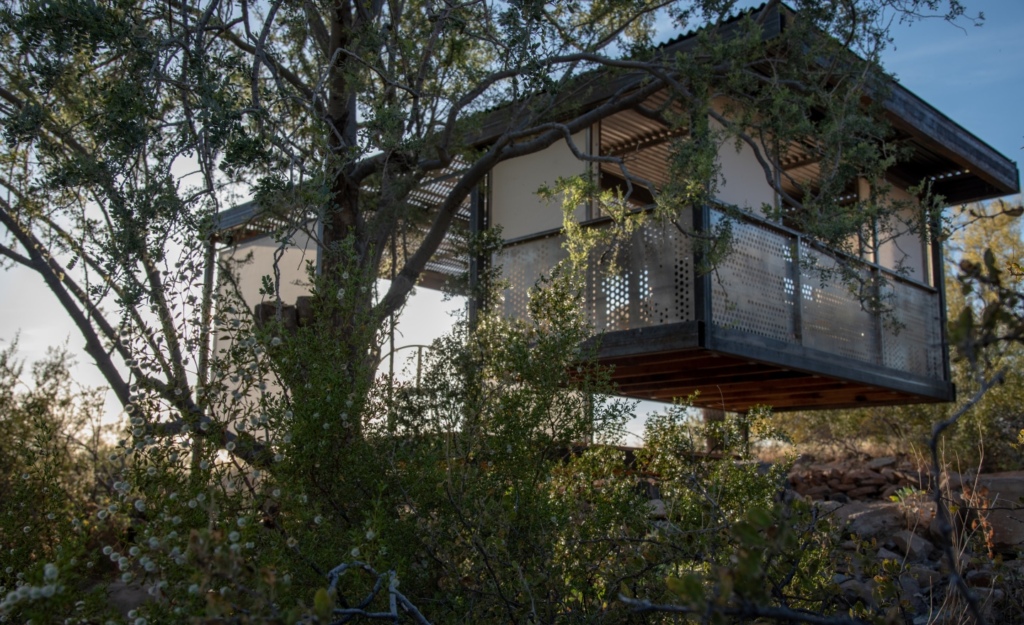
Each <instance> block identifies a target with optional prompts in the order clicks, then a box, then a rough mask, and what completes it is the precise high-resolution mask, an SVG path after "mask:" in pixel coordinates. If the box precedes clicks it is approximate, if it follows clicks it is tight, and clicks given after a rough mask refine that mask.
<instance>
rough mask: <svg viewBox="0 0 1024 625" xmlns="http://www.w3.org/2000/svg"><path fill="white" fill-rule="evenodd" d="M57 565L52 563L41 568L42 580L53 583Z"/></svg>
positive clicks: (55, 577)
mask: <svg viewBox="0 0 1024 625" xmlns="http://www.w3.org/2000/svg"><path fill="white" fill-rule="evenodd" d="M57 573H58V571H57V565H56V564H54V563H53V562H47V563H46V565H45V566H44V567H43V579H45V580H47V581H53V580H55V579H57Z"/></svg>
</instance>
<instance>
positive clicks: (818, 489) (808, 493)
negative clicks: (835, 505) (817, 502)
mask: <svg viewBox="0 0 1024 625" xmlns="http://www.w3.org/2000/svg"><path fill="white" fill-rule="evenodd" d="M831 492H832V489H831V488H829V487H828V486H812V487H810V488H808V489H806V490H804V491H803V492H802V493H800V494H802V495H803V496H804V497H807V498H808V499H824V498H825V495H828V494H829V493H831Z"/></svg>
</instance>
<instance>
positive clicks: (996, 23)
mask: <svg viewBox="0 0 1024 625" xmlns="http://www.w3.org/2000/svg"><path fill="white" fill-rule="evenodd" d="M965 4H966V5H967V7H968V10H969V12H971V13H976V12H977V11H982V12H983V13H984V14H985V18H986V19H985V22H984V25H982V26H980V27H975V26H971V25H965V26H963V27H962V28H958V27H956V26H953V25H950V24H947V23H946V22H944V21H942V20H929V21H925V22H917V23H914V24H912V25H909V26H908V25H896V26H895V27H894V28H893V37H894V39H895V42H894V45H893V47H892V48H891V49H890V50H889V51H888V52H887V53H886V54H885V57H884V62H885V66H886V68H887V69H888V70H889V71H891V72H893V73H895V75H896V77H897V79H898V80H899V81H900V82H901V83H902V84H903V86H904V87H906V88H908V89H909V90H911V91H912V92H914V93H915V94H917V95H918V96H920V97H921V98H923V99H924V100H925V101H927V102H928V103H929V104H931V105H932V106H934V107H936V108H937V109H938V110H940V111H942V112H943V113H944V114H946V115H947V116H948V117H950V118H951V119H953V120H954V121H956V122H957V123H959V124H960V125H961V126H963V127H964V128H966V129H967V130H968V131H970V132H972V133H973V134H975V135H976V136H978V137H979V138H981V139H982V140H983V141H985V142H987V143H988V144H989V145H991V146H992V147H993V148H995V149H996V150H998V151H999V152H1001V153H1003V154H1004V155H1005V156H1007V157H1009V158H1010V159H1011V160H1014V161H1020V160H1021V159H1022V157H1024V151H1022V149H1021V148H1022V146H1024V106H1022V102H1024V1H1022V0H965ZM419 292H420V295H419V296H418V297H417V298H416V299H415V300H414V301H413V302H412V303H411V304H410V305H409V306H408V307H407V309H406V310H407V316H406V319H405V321H404V322H403V323H402V325H401V329H402V336H401V337H400V338H399V339H398V344H399V345H403V344H412V343H429V342H430V340H431V339H432V338H434V337H435V336H437V335H439V334H440V333H441V332H443V331H444V330H445V329H446V328H447V327H449V326H450V323H451V322H450V317H449V316H448V313H447V312H446V311H447V310H448V309H450V308H451V307H452V303H450V302H449V303H448V304H447V305H445V304H444V303H442V302H441V298H440V296H439V295H438V294H436V293H434V292H431V291H427V290H425V289H421V290H420V291H419ZM19 333H20V340H19V343H20V350H19V353H20V355H21V356H22V357H23V358H25V359H27V360H29V361H32V360H35V359H38V358H39V357H41V356H42V355H43V354H44V353H45V351H46V349H47V347H49V346H52V345H59V344H61V343H63V342H64V341H67V342H68V344H69V345H70V346H71V348H72V349H73V350H75V351H76V352H78V353H79V354H81V355H80V356H79V360H80V361H81V362H80V363H79V366H78V369H77V377H78V380H79V381H80V382H81V383H83V384H87V385H94V386H101V385H103V384H104V381H103V378H102V376H100V375H99V373H98V371H97V370H96V369H95V367H93V366H92V365H91V363H89V362H88V358H87V356H85V354H84V353H82V352H81V346H82V345H83V340H82V338H81V336H80V335H79V334H78V333H77V331H76V330H75V328H74V325H73V324H72V323H71V321H70V320H69V319H68V317H67V315H65V313H64V312H63V310H62V309H61V308H60V306H59V304H58V302H57V300H56V298H55V297H54V296H53V295H52V294H51V293H50V292H49V290H47V289H46V287H45V286H44V285H43V283H42V281H41V280H40V279H39V278H38V277H37V276H36V274H34V273H32V272H30V271H28V270H22V269H20V268H16V269H14V270H10V271H6V272H0V345H6V344H8V343H9V342H10V341H11V340H13V339H14V337H15V336H16V335H19ZM108 408H109V409H111V410H113V409H114V406H113V404H112V402H111V403H110V404H109V405H108ZM632 429H638V426H637V424H634V427H633V428H632Z"/></svg>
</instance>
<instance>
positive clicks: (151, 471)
mask: <svg viewBox="0 0 1024 625" xmlns="http://www.w3.org/2000/svg"><path fill="white" fill-rule="evenodd" d="M146 475H156V467H149V468H148V469H146Z"/></svg>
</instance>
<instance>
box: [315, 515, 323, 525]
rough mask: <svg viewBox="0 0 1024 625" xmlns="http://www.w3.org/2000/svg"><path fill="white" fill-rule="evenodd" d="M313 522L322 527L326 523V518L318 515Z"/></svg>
mask: <svg viewBox="0 0 1024 625" xmlns="http://www.w3.org/2000/svg"><path fill="white" fill-rule="evenodd" d="M313 522H314V523H316V524H317V525H320V524H321V523H323V522H324V518H323V517H322V516H320V515H319V514H318V515H316V516H315V517H313Z"/></svg>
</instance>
